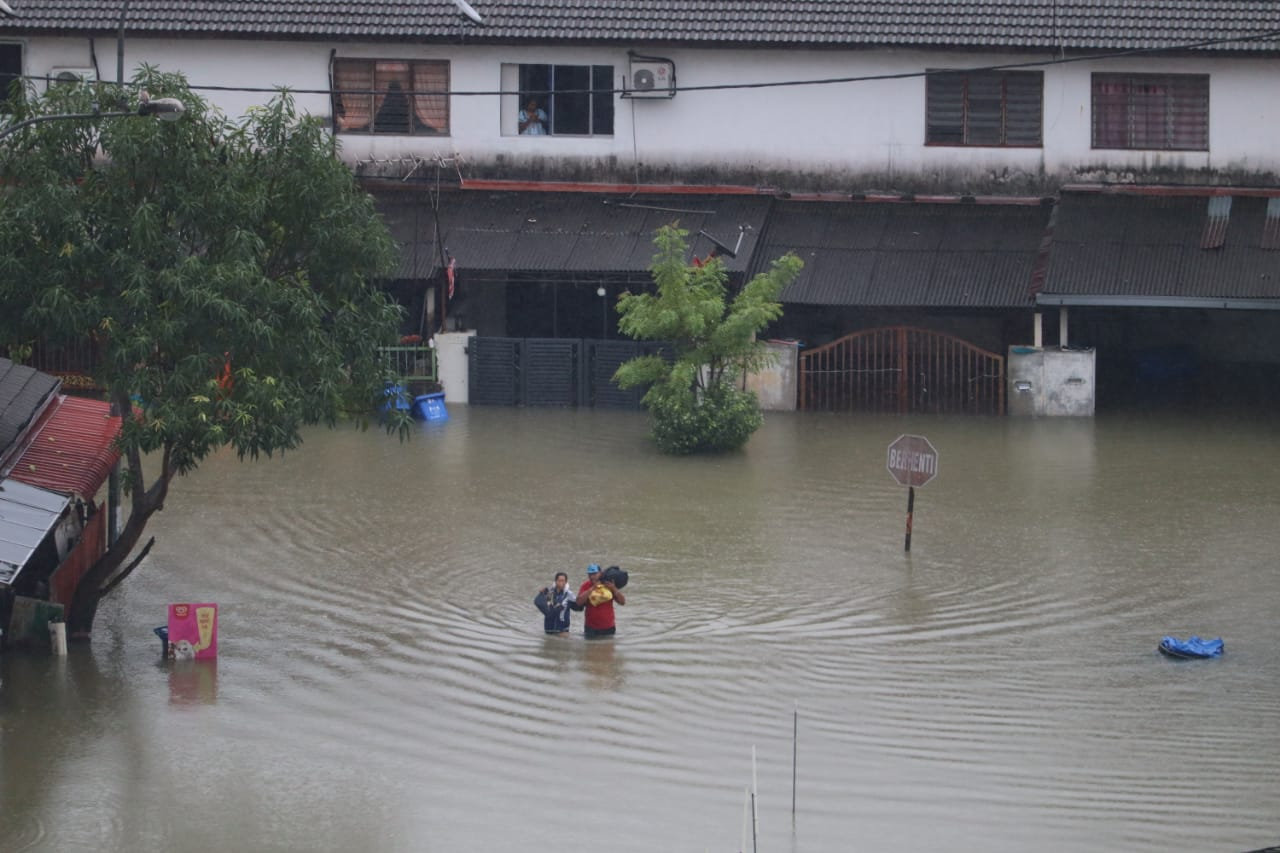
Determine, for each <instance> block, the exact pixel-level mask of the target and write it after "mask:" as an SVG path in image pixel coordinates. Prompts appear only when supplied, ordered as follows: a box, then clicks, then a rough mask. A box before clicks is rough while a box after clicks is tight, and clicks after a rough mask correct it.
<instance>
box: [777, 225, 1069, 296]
mask: <svg viewBox="0 0 1280 853" xmlns="http://www.w3.org/2000/svg"><path fill="white" fill-rule="evenodd" d="M1049 211H1050V208H1049V206H1048V205H1038V204H1032V205H1027V204H957V203H928V202H861V201H853V202H799V201H791V202H779V203H777V204H776V205H775V206H774V209H773V211H772V212H771V214H770V216H769V225H768V229H767V231H766V232H765V236H764V238H763V239H762V240H761V245H760V248H759V249H758V250H757V252H756V260H755V268H761V267H762V265H763V264H766V263H768V262H769V261H771V260H772V259H774V258H776V257H778V256H780V255H782V254H784V253H785V252H788V251H794V252H795V253H796V254H798V255H799V256H800V258H801V259H802V260H803V261H804V262H805V268H804V270H803V271H801V273H800V276H799V277H798V278H797V279H796V280H795V281H794V282H792V283H791V284H790V285H789V286H788V287H787V289H786V290H785V291H784V292H783V294H782V301H783V302H784V303H790V304H809V305H858V306H867V307H887V306H901V307H919V306H937V307H948V308H961V307H963V308H1007V307H1016V306H1026V305H1029V304H1030V297H1029V290H1030V285H1031V277H1032V272H1033V269H1034V266H1035V261H1036V255H1037V252H1038V250H1039V246H1040V242H1041V240H1042V239H1043V237H1044V231H1045V226H1046V225H1047V223H1048V219H1049Z"/></svg>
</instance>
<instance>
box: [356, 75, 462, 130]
mask: <svg viewBox="0 0 1280 853" xmlns="http://www.w3.org/2000/svg"><path fill="white" fill-rule="evenodd" d="M332 88H333V126H334V130H335V131H337V132H338V133H378V134H394V135H399V136H441V135H447V134H448V133H449V63H448V62H447V61H444V60H425V61H424V60H387V59H335V60H334V62H333V87H332Z"/></svg>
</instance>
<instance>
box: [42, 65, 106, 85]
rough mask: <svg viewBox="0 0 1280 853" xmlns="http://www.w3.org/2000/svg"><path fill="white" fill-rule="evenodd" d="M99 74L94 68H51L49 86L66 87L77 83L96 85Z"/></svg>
mask: <svg viewBox="0 0 1280 853" xmlns="http://www.w3.org/2000/svg"><path fill="white" fill-rule="evenodd" d="M96 82H98V72H97V71H95V70H94V69H92V68H50V69H49V85H50V86H66V85H74V84H76V83H96Z"/></svg>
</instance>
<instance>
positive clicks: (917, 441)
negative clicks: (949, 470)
mask: <svg viewBox="0 0 1280 853" xmlns="http://www.w3.org/2000/svg"><path fill="white" fill-rule="evenodd" d="M885 467H886V468H888V469H889V473H890V474H892V475H893V479H895V480H897V481H898V485H900V486H923V485H924V484H925V483H927V482H929V481H930V480H932V479H933V478H934V477H936V476H938V451H937V450H935V449H934V447H933V445H932V444H930V443H929V439H927V438H925V437H924V436H923V435H900V436H898V437H897V438H895V439H894V440H893V443H892V444H890V445H889V461H888V462H887V463H885Z"/></svg>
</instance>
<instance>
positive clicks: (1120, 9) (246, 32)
mask: <svg viewBox="0 0 1280 853" xmlns="http://www.w3.org/2000/svg"><path fill="white" fill-rule="evenodd" d="M9 5H10V6H11V7H12V8H13V10H14V12H15V14H14V15H13V16H12V17H11V16H8V15H4V14H0V35H2V34H6V33H15V34H16V33H29V32H50V33H61V34H83V33H108V34H110V33H114V32H115V31H116V28H117V25H118V22H119V17H120V10H119V6H120V4H118V3H102V2H99V1H98V0H9ZM471 5H472V6H474V7H475V9H476V11H477V12H479V14H480V16H481V18H482V19H483V21H484V23H483V24H474V23H472V22H471V21H469V20H468V19H467V18H466V17H465V16H464V15H463V13H462V12H461V11H459V8H458V6H457V5H456V4H455V3H453V2H452V0H356V2H352V0H258V2H250V0H240V1H239V2H227V0H133V3H132V4H131V5H130V7H129V11H128V20H127V22H126V24H127V27H128V31H129V33H131V34H135V33H136V34H143V33H145V34H148V35H155V34H165V35H179V36H206V37H207V36H215V37H218V36H221V37H252V38H279V39H309V40H331V39H360V40H366V41H379V40H381V41H413V42H417V43H421V42H436V43H440V42H447V43H458V42H460V41H463V40H465V41H466V42H469V43H486V42H488V43H495V42H497V43H502V42H506V43H512V42H515V43H518V42H534V43H538V44H543V45H545V44H550V43H554V42H560V43H574V42H577V43H626V44H653V43H655V42H660V43H666V44H704V45H710V46H728V45H753V44H755V45H778V46H792V47H794V46H806V45H815V46H858V47H861V46H869V45H886V46H944V47H945V46H949V47H970V48H988V47H998V48H1010V49H1014V48H1038V49H1054V50H1058V49H1065V50H1072V49H1084V50H1099V49H1101V50H1129V49H1143V48H1160V47H1168V46H1176V45H1181V44H1190V43H1195V42H1201V41H1207V40H1215V39H1231V38H1237V37H1242V36H1256V35H1257V34H1260V33H1266V32H1274V31H1276V30H1280V4H1277V3H1275V2H1271V0H1214V2H1205V1H1204V0H697V2H687V0H637V2H621V0H471ZM1210 49H1217V50H1247V51H1255V52H1273V53H1274V52H1275V51H1276V42H1275V39H1274V38H1271V39H1267V40H1255V41H1248V42H1227V43H1223V44H1218V45H1215V46H1213V48H1210Z"/></svg>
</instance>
